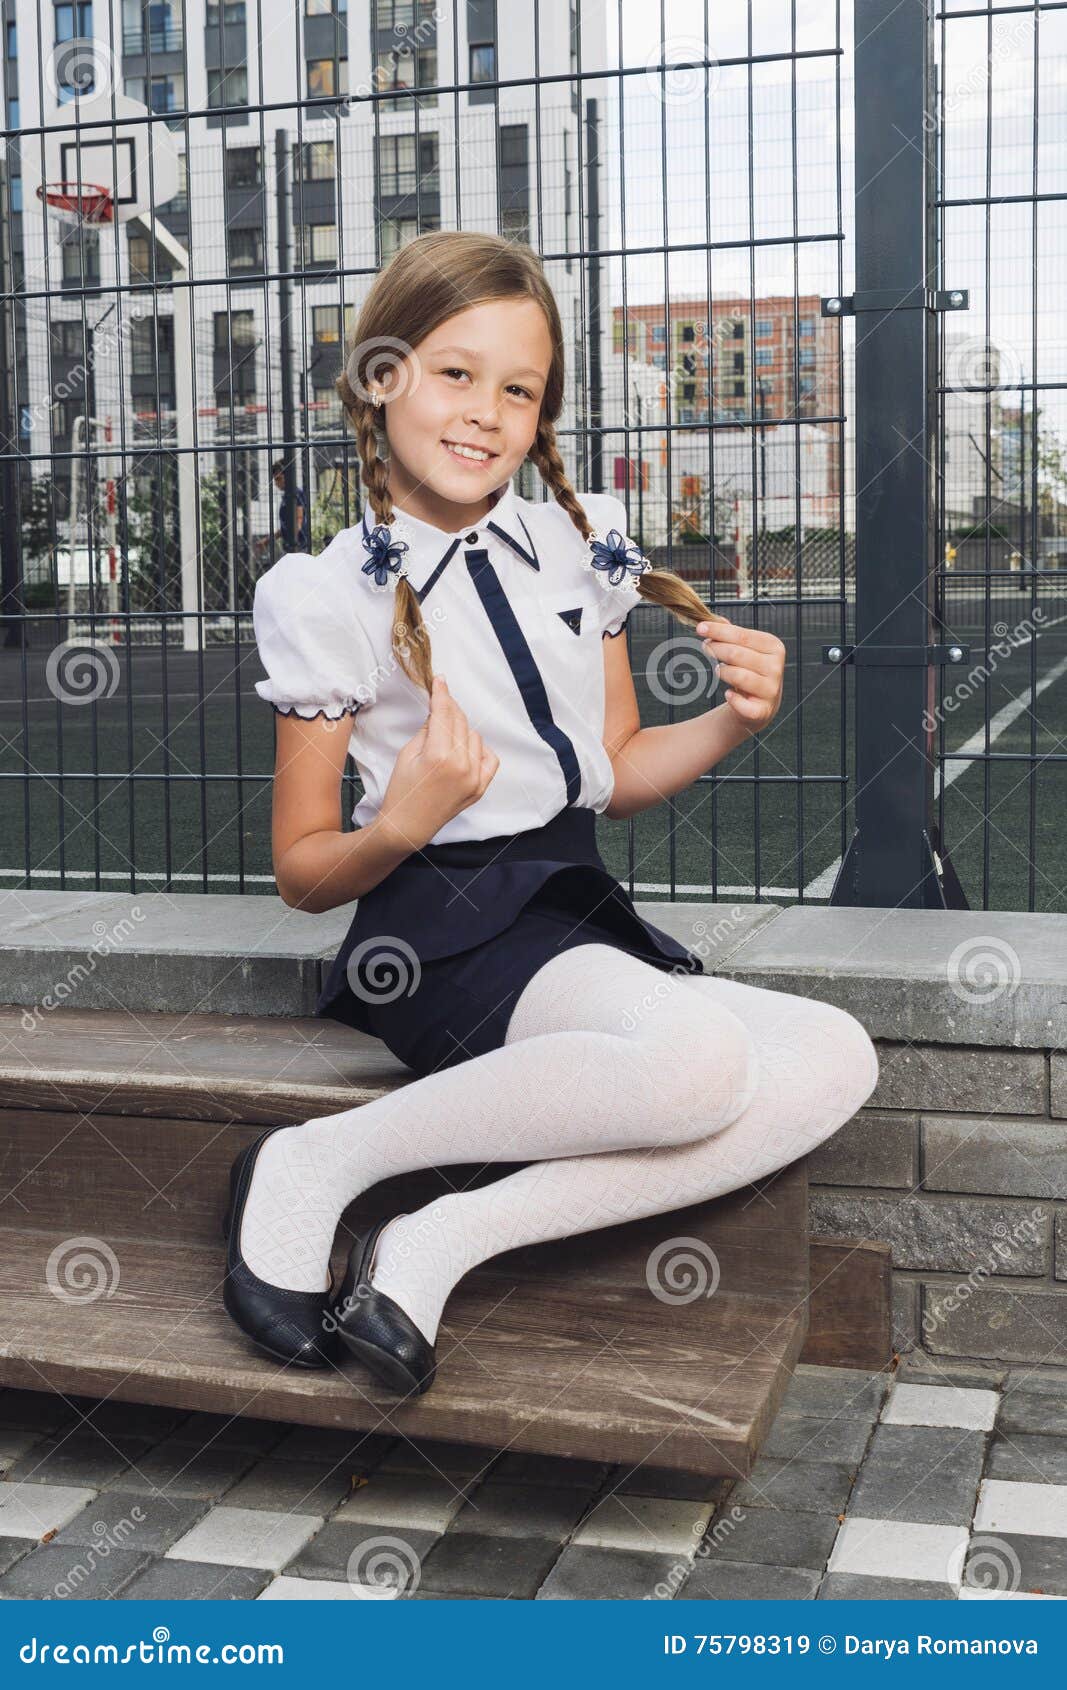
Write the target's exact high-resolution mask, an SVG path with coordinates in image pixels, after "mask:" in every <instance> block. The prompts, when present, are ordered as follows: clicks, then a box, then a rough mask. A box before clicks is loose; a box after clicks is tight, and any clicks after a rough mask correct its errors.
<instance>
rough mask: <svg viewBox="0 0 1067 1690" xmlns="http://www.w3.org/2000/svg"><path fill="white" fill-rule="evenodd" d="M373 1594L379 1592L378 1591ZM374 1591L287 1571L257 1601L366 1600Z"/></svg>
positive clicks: (389, 1593)
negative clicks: (294, 1574) (292, 1574)
mask: <svg viewBox="0 0 1067 1690" xmlns="http://www.w3.org/2000/svg"><path fill="white" fill-rule="evenodd" d="M373 1594H375V1595H376V1594H378V1593H377V1592H375V1593H373ZM398 1594H399V1592H397V1591H382V1592H381V1596H382V1597H385V1598H389V1597H392V1598H393V1599H394V1600H395V1598H396V1596H397V1595H398ZM371 1595H372V1593H371V1592H369V1591H361V1590H356V1589H354V1588H353V1586H352V1585H350V1584H338V1583H336V1582H335V1581H333V1580H331V1579H295V1578H290V1577H289V1576H288V1575H287V1574H286V1573H279V1575H278V1577H277V1578H276V1579H272V1580H271V1582H270V1584H268V1586H267V1588H266V1589H265V1590H261V1591H260V1593H259V1595H258V1596H257V1598H256V1600H257V1602H330V1601H334V1602H344V1601H351V1602H365V1601H366V1600H367V1599H368V1596H371Z"/></svg>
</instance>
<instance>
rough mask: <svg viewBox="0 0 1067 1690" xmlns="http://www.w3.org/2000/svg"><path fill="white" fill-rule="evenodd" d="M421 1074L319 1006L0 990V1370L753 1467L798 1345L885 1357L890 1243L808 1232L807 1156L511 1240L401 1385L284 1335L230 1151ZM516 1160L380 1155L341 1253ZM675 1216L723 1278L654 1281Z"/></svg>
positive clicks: (581, 1450)
mask: <svg viewBox="0 0 1067 1690" xmlns="http://www.w3.org/2000/svg"><path fill="white" fill-rule="evenodd" d="M411 1079H412V1075H411V1072H410V1070H408V1069H407V1068H405V1067H404V1066H403V1065H402V1064H401V1063H399V1062H397V1061H396V1060H395V1059H394V1058H393V1057H391V1056H390V1055H389V1053H388V1052H387V1051H386V1050H385V1049H384V1047H383V1046H382V1045H380V1044H378V1043H377V1041H375V1040H372V1039H367V1038H364V1037H362V1036H361V1035H359V1034H357V1033H354V1032H352V1031H350V1030H349V1029H347V1028H344V1027H341V1026H339V1025H338V1024H336V1023H335V1022H331V1021H324V1020H318V1019H315V1018H303V1017H284V1016H269V1017H253V1016H245V1015H216V1014H206V1015H188V1014H162V1013H145V1014H135V1013H130V1012H127V1011H116V1012H112V1011H106V1010H83V1011H78V1010H73V1009H67V1010H55V1011H53V1012H52V1013H50V1014H47V1015H44V1016H42V1017H38V1018H36V1019H34V1018H33V1017H29V1016H27V1015H26V1012H25V1011H23V1010H20V1009H18V1008H17V1007H8V1008H0V1111H2V1114H3V1127H4V1129H5V1142H6V1154H5V1159H4V1168H3V1181H2V1184H0V1190H2V1193H3V1208H2V1211H0V1222H2V1224H0V1283H2V1286H3V1308H4V1330H3V1335H2V1336H3V1342H2V1345H0V1383H4V1384H8V1385H15V1386H22V1387H26V1388H29V1389H35V1390H40V1389H51V1390H62V1391H65V1392H75V1393H81V1394H85V1395H92V1396H97V1395H99V1396H108V1395H110V1396H115V1397H118V1398H122V1399H125V1400H128V1401H133V1402H144V1403H164V1404H168V1405H171V1406H174V1407H182V1408H190V1409H209V1410H214V1411H218V1412H223V1413H230V1414H244V1415H254V1416H257V1417H263V1418H277V1419H285V1420H293V1421H300V1422H304V1423H306V1424H308V1425H318V1426H345V1427H351V1428H353V1429H357V1428H358V1429H371V1430H374V1429H382V1430H390V1431H402V1432H404V1433H406V1434H408V1435H411V1436H420V1437H428V1438H440V1439H446V1440H458V1441H460V1442H470V1443H477V1444H482V1445H490V1446H493V1447H499V1448H504V1447H507V1448H509V1449H513V1450H529V1451H537V1452H544V1453H550V1454H555V1455H560V1456H569V1457H588V1458H593V1459H604V1458H605V1457H608V1458H610V1459H612V1460H614V1461H620V1462H651V1463H653V1464H654V1465H656V1466H661V1467H668V1468H675V1469H681V1470H685V1471H688V1472H694V1473H701V1474H707V1475H714V1476H719V1475H730V1476H734V1477H736V1476H743V1475H744V1474H747V1473H748V1472H749V1470H750V1468H751V1466H752V1463H753V1461H754V1459H755V1456H756V1453H757V1451H758V1449H759V1447H760V1444H761V1442H762V1440H763V1438H764V1436H765V1434H766V1432H767V1429H768V1428H769V1426H770V1424H771V1422H772V1420H773V1419H774V1416H775V1414H776V1412H777V1409H778V1405H779V1402H780V1399H781V1396H782V1393H783V1391H784V1389H785V1386H786V1384H787V1383H788V1380H789V1378H790V1375H791V1373H792V1370H793V1367H794V1366H795V1364H796V1362H797V1360H798V1358H800V1357H801V1356H802V1355H803V1357H804V1359H806V1360H817V1361H824V1360H825V1361H839V1362H844V1363H846V1364H852V1365H861V1366H869V1367H878V1366H882V1365H884V1364H885V1362H886V1361H888V1359H889V1336H888V1334H889V1325H888V1266H889V1263H888V1250H887V1248H886V1247H885V1246H879V1245H872V1244H862V1245H861V1244H859V1243H857V1242H856V1241H850V1240H820V1241H817V1242H816V1243H814V1244H812V1243H811V1242H810V1241H809V1238H808V1229H807V1177H806V1168H805V1163H804V1161H803V1160H801V1161H798V1162H795V1163H793V1164H791V1165H790V1166H789V1167H788V1168H785V1169H782V1170H781V1171H780V1172H779V1173H778V1174H777V1175H775V1176H774V1177H773V1178H772V1179H770V1180H768V1181H766V1182H764V1183H763V1184H762V1185H761V1186H759V1187H758V1188H757V1187H752V1186H747V1187H745V1188H744V1189H742V1190H739V1191H737V1192H733V1193H731V1194H729V1195H728V1196H726V1197H722V1198H718V1199H716V1200H714V1201H712V1202H708V1203H702V1204H698V1205H694V1206H692V1207H688V1208H684V1209H678V1210H675V1211H673V1212H672V1213H671V1215H670V1217H669V1218H666V1217H664V1216H655V1217H652V1218H651V1219H649V1220H647V1221H640V1222H631V1223H629V1224H627V1225H625V1226H617V1227H609V1228H604V1229H601V1230H598V1231H595V1232H590V1233H583V1234H580V1235H578V1236H576V1237H574V1238H569V1239H563V1240H559V1241H554V1242H552V1243H547V1244H539V1245H536V1246H533V1247H530V1248H526V1249H520V1250H514V1251H509V1252H507V1253H506V1254H504V1255H500V1256H496V1257H494V1258H493V1259H492V1260H491V1261H490V1262H487V1263H485V1264H483V1266H481V1267H480V1268H477V1269H476V1270H474V1272H472V1273H470V1274H468V1275H467V1276H466V1278H465V1279H463V1280H462V1281H461V1282H460V1284H459V1286H457V1288H456V1289H455V1291H454V1292H453V1293H452V1295H451V1297H450V1298H449V1302H448V1305H447V1307H446V1309H445V1314H444V1318H443V1321H442V1325H441V1331H440V1334H439V1337H438V1343H437V1355H438V1373H437V1379H436V1382H435V1384H434V1386H433V1388H432V1390H430V1391H429V1392H428V1393H427V1394H426V1395H425V1396H421V1397H418V1398H415V1399H412V1400H411V1401H410V1402H402V1401H400V1400H399V1399H397V1398H396V1397H395V1396H393V1395H391V1394H390V1393H387V1392H385V1391H383V1390H382V1389H381V1388H380V1387H379V1386H378V1385H377V1384H376V1382H375V1381H374V1380H373V1378H372V1377H371V1376H370V1375H369V1374H368V1373H366V1372H365V1371H364V1370H363V1369H362V1368H360V1367H359V1365H358V1364H357V1363H356V1362H355V1361H354V1360H352V1359H346V1361H345V1362H344V1363H343V1364H342V1366H341V1368H340V1369H339V1370H338V1371H336V1372H327V1371H324V1372H322V1373H319V1372H312V1373H308V1372H305V1371H303V1370H296V1369H286V1368H285V1367H284V1366H282V1365H281V1364H279V1363H276V1362H273V1361H272V1360H271V1358H270V1357H269V1356H266V1355H265V1354H263V1353H262V1352H261V1351H259V1350H257V1349H256V1348H255V1347H254V1346H253V1345H252V1344H251V1342H250V1341H249V1340H248V1339H247V1338H246V1337H245V1336H244V1334H243V1333H241V1332H240V1331H239V1329H238V1328H237V1327H236V1326H235V1325H234V1324H233V1323H232V1322H231V1321H230V1319H229V1317H228V1316H227V1315H226V1313H225V1311H224V1309H223V1306H222V1279H223V1274H224V1268H225V1246H224V1241H223V1237H222V1233H221V1219H222V1215H223V1213H224V1210H225V1207H226V1189H227V1178H228V1173H229V1168H230V1164H231V1162H232V1160H233V1158H234V1156H235V1155H236V1153H237V1151H238V1150H239V1149H240V1148H241V1147H242V1146H243V1145H244V1144H246V1143H247V1142H249V1141H250V1139H252V1138H253V1137H254V1136H255V1135H256V1133H257V1132H258V1130H259V1129H260V1128H261V1126H262V1125H264V1124H267V1123H271V1122H283V1121H284V1122H291V1121H302V1120H306V1119H308V1118H310V1117H311V1116H313V1115H322V1114H328V1113H331V1112H333V1111H336V1110H339V1109H345V1108H350V1107H352V1105H353V1104H355V1103H358V1102H360V1101H368V1100H370V1099H372V1098H377V1097H380V1096H382V1095H383V1094H385V1093H387V1092H389V1091H390V1090H392V1089H394V1088H395V1087H397V1086H399V1085H403V1084H406V1083H409V1082H410V1081H411ZM518 1165H521V1164H517V1163H508V1164H503V1163H497V1164H494V1165H492V1166H490V1167H485V1168H481V1167H478V1168H472V1167H469V1166H468V1167H460V1166H457V1165H451V1166H449V1167H447V1168H445V1169H442V1170H433V1169H430V1170H424V1171H421V1172H419V1173H417V1174H408V1175H404V1176H398V1177H396V1178H394V1179H390V1180H387V1181H383V1182H381V1184H379V1185H378V1186H376V1187H374V1188H373V1189H372V1190H371V1191H369V1192H366V1193H364V1194H363V1195H362V1196H361V1197H360V1198H359V1199H358V1200H357V1201H356V1202H355V1203H354V1204H352V1205H351V1206H350V1207H349V1209H347V1210H346V1211H345V1214H344V1216H343V1217H342V1225H341V1227H340V1228H339V1231H338V1241H337V1245H336V1251H335V1256H334V1264H333V1265H334V1268H335V1271H336V1272H337V1273H338V1274H339V1273H340V1271H341V1268H342V1266H343V1263H344V1259H345V1255H346V1253H347V1241H348V1238H349V1234H350V1231H351V1230H352V1229H354V1228H355V1227H357V1226H361V1225H363V1224H364V1223H365V1222H366V1221H367V1220H369V1219H371V1218H373V1217H375V1216H377V1215H380V1214H382V1213H385V1212H386V1211H388V1212H389V1213H399V1212H401V1211H407V1212H409V1213H410V1212H412V1211H413V1210H415V1209H416V1208H419V1207H421V1206H422V1205H423V1204H424V1203H427V1202H429V1201H431V1200H432V1199H433V1198H434V1197H435V1196H437V1195H439V1194H440V1193H442V1192H444V1191H449V1190H453V1189H455V1188H457V1187H462V1186H464V1185H470V1186H476V1185H481V1184H485V1183H487V1182H489V1181H491V1180H495V1179H498V1178H500V1176H501V1174H502V1173H505V1172H508V1171H510V1170H511V1169H512V1168H514V1167H515V1166H518ZM676 1237H677V1238H691V1239H697V1240H699V1241H701V1243H702V1244H703V1245H704V1246H707V1247H708V1248H709V1249H710V1250H711V1251H713V1252H714V1262H715V1264H716V1269H717V1272H718V1276H719V1277H718V1283H717V1285H716V1287H715V1289H714V1291H713V1294H712V1295H710V1296H708V1295H700V1296H698V1297H696V1298H694V1300H692V1301H690V1302H670V1301H664V1300H662V1298H661V1297H659V1296H657V1295H656V1294H654V1293H653V1291H652V1290H651V1289H650V1288H649V1286H648V1284H647V1283H646V1263H647V1260H648V1257H649V1255H650V1253H651V1252H652V1250H654V1249H655V1247H656V1246H657V1245H658V1244H659V1243H661V1242H662V1241H663V1240H664V1239H666V1238H676ZM78 1240H87V1241H88V1242H87V1243H86V1244H85V1245H84V1249H83V1254H84V1259H85V1260H86V1261H87V1262H90V1263H93V1264H96V1265H95V1267H94V1268H93V1270H92V1271H90V1272H89V1273H88V1276H87V1277H83V1276H82V1275H81V1272H80V1270H79V1268H78V1265H77V1263H78V1257H79V1252H80V1250H81V1249H82V1247H81V1246H79V1245H78V1242H77V1241H78ZM710 1259H711V1258H709V1260H710ZM97 1272H98V1273H99V1276H100V1280H99V1283H98V1282H97V1278H96V1274H97Z"/></svg>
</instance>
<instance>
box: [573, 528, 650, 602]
mask: <svg viewBox="0 0 1067 1690" xmlns="http://www.w3.org/2000/svg"><path fill="white" fill-rule="evenodd" d="M589 552H590V559H591V562H592V565H593V568H594V569H595V570H596V571H597V577H596V579H597V580H598V581H599V583H600V585H601V586H602V587H604V588H607V589H609V590H610V589H611V588H613V587H619V586H621V585H622V584H623V583H624V582H625V581H628V580H629V579H630V578H631V576H632V577H633V578H634V579H635V580H636V579H637V577H638V576H639V575H644V574H645V572H646V570H649V569H651V568H652V567H653V566H652V564H651V563H650V562H649V560H648V558H647V557H645V555H644V553H643V552H642V551H641V550H640V548H639V547H638V546H635V545H634V543H633V541H632V540H628V539H627V537H626V535H625V534H620V533H619V530H618V529H617V528H609V529H608V533H607V538H606V539H604V540H602V539H601V538H600V536H599V534H597V533H596V532H593V533H592V534H590V536H589Z"/></svg>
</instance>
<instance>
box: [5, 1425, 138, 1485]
mask: <svg viewBox="0 0 1067 1690" xmlns="http://www.w3.org/2000/svg"><path fill="white" fill-rule="evenodd" d="M151 1447H152V1440H151V1439H145V1438H130V1437H128V1436H127V1437H123V1436H121V1435H119V1436H117V1437H115V1438H111V1439H108V1438H103V1437H101V1436H100V1434H99V1433H97V1432H70V1433H60V1434H59V1435H58V1437H51V1438H42V1439H41V1441H40V1442H39V1443H36V1444H34V1446H33V1448H32V1449H30V1450H28V1451H27V1452H26V1454H25V1455H22V1456H20V1457H19V1459H18V1460H17V1461H15V1462H13V1463H12V1465H11V1466H10V1467H9V1468H8V1470H7V1474H6V1477H7V1479H8V1480H9V1481H11V1480H18V1479H25V1480H27V1481H28V1482H29V1483H32V1484H43V1485H85V1486H87V1487H88V1488H89V1489H91V1490H101V1489H102V1488H103V1487H104V1485H106V1484H109V1483H111V1482H112V1481H113V1480H115V1479H117V1478H118V1477H119V1475H120V1474H123V1473H127V1472H129V1471H130V1469H131V1464H134V1465H138V1466H139V1465H140V1462H141V1459H142V1457H143V1456H145V1455H146V1454H147V1452H148V1451H149V1450H150V1449H151Z"/></svg>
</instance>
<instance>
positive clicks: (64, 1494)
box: [0, 1480, 96, 1539]
mask: <svg viewBox="0 0 1067 1690" xmlns="http://www.w3.org/2000/svg"><path fill="white" fill-rule="evenodd" d="M95 1495H96V1492H95V1491H93V1490H89V1489H87V1488H86V1487H85V1486H83V1485H34V1484H30V1483H29V1482H28V1481H26V1480H23V1481H22V1483H21V1484H18V1483H16V1484H7V1483H4V1484H2V1485H0V1534H3V1535H4V1536H5V1537H29V1538H34V1539H37V1538H42V1537H44V1535H45V1533H46V1532H54V1531H59V1530H60V1528H61V1527H62V1526H65V1525H66V1524H67V1521H68V1520H73V1518H74V1516H75V1514H79V1513H80V1512H81V1510H82V1509H83V1508H84V1507H85V1505H86V1503H87V1502H91V1501H92V1500H93V1497H94V1496H95Z"/></svg>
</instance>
